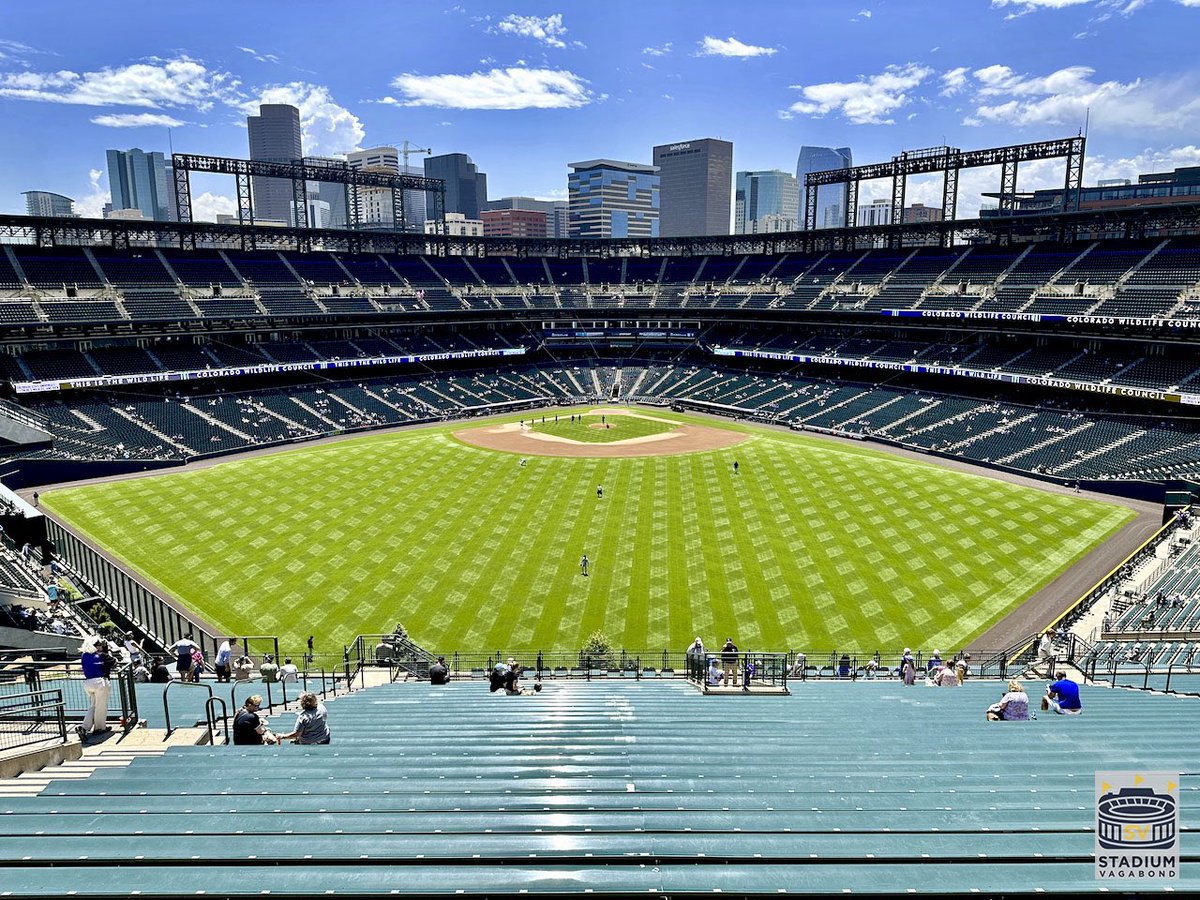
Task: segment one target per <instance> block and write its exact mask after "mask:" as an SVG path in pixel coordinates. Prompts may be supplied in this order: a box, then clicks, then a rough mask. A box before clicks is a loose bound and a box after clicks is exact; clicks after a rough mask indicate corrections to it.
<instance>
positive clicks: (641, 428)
mask: <svg viewBox="0 0 1200 900" xmlns="http://www.w3.org/2000/svg"><path fill="white" fill-rule="evenodd" d="M678 427H679V426H678V424H676V423H672V422H663V421H661V420H658V419H649V418H645V417H642V416H618V415H605V414H596V415H583V416H580V415H576V416H575V420H574V421H572V420H571V415H570V414H567V415H565V416H564V415H561V414H560V415H559V417H558V421H557V422H555V421H554V419H553V417H547V421H545V422H542V421H540V417H539V418H538V419H535V420H534V423H533V430H534V431H541V432H544V433H545V434H553V435H556V436H557V437H564V438H570V439H571V440H573V441H579V442H580V443H586V444H602V443H608V442H610V441H627V440H629V439H630V438H638V437H646V436H647V435H651V434H663V433H665V432H668V431H674V430H675V429H676V428H678Z"/></svg>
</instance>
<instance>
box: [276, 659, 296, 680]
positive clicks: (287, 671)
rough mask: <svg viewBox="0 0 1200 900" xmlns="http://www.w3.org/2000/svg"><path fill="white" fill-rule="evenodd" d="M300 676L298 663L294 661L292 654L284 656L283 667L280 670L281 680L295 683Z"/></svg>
mask: <svg viewBox="0 0 1200 900" xmlns="http://www.w3.org/2000/svg"><path fill="white" fill-rule="evenodd" d="M299 677H300V670H299V669H297V668H296V664H295V663H293V662H292V658H291V657H290V656H287V657H284V660H283V667H282V668H281V669H280V670H279V680H280V681H285V682H291V683H295V682H296V680H297V679H299Z"/></svg>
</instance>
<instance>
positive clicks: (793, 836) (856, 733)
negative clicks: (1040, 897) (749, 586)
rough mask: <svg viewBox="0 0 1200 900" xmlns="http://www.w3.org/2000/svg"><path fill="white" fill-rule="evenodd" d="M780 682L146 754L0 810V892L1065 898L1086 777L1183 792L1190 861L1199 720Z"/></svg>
mask: <svg viewBox="0 0 1200 900" xmlns="http://www.w3.org/2000/svg"><path fill="white" fill-rule="evenodd" d="M1036 688H1037V685H1035V684H1030V685H1029V690H1030V693H1031V694H1035V695H1036V692H1037V691H1036ZM793 689H794V693H793V696H791V697H740V698H713V697H705V696H702V695H700V694H699V693H697V692H696V691H695V690H694V689H693V688H691V687H689V686H688V685H686V684H684V683H681V682H656V681H653V680H650V681H640V682H633V681H621V680H618V679H607V680H606V683H601V684H596V683H586V682H578V683H563V682H551V683H548V684H547V685H546V688H545V690H544V691H542V693H541V694H539V695H534V696H522V697H504V696H503V695H489V694H488V693H487V692H486V690H485V689H484V687H483V686H482V685H480V684H477V683H455V684H451V685H449V686H447V687H433V686H431V685H427V684H406V685H389V686H384V687H379V688H369V689H367V690H364V691H360V692H358V693H355V694H352V695H349V696H344V697H340V698H338V699H336V700H332V701H330V702H329V703H328V710H329V722H330V729H331V732H332V735H333V738H332V744H331V745H329V746H326V747H319V746H318V747H295V746H288V747H284V748H281V749H278V750H276V749H273V748H269V747H216V748H207V747H194V748H193V747H171V748H170V749H168V750H167V751H166V753H165V754H163V755H161V756H158V755H153V756H150V755H147V756H139V757H138V758H136V759H134V760H133V761H132V763H131V764H130V765H128V766H127V767H123V766H112V767H104V768H101V769H98V770H97V771H96V772H95V773H94V774H92V775H90V776H89V777H86V778H75V779H70V780H67V779H63V780H58V781H52V782H51V783H50V784H49V786H48V787H47V788H45V789H44V790H43V791H42V793H41V794H40V795H39V796H35V797H3V798H0V859H3V860H5V862H4V867H3V884H4V892H5V894H6V895H8V896H13V897H26V896H39V897H49V896H65V895H71V894H74V895H81V896H82V895H87V896H115V895H118V894H120V895H128V894H130V893H144V894H147V895H151V894H152V895H155V896H181V895H184V894H189V895H190V894H195V893H197V892H198V891H203V892H204V893H205V894H210V895H219V896H251V895H253V896H263V895H267V894H270V895H280V894H304V895H306V896H315V895H322V894H332V895H335V896H336V895H339V894H343V893H348V894H354V895H356V896H365V895H368V894H374V895H379V894H389V893H414V894H420V895H422V896H432V895H435V894H439V895H440V894H446V895H457V896H476V895H487V896H491V897H506V898H507V897H516V896H519V895H522V894H524V893H525V892H528V893H530V894H535V895H536V894H547V893H552V894H553V895H555V896H562V895H564V894H578V895H583V894H584V893H585V892H587V893H591V892H595V893H596V894H606V895H616V894H620V895H622V896H629V895H632V894H634V893H638V894H643V895H645V894H655V895H677V894H688V895H690V894H699V893H705V894H712V893H713V892H714V891H720V892H722V893H734V894H736V895H738V896H741V897H755V898H758V897H765V896H767V895H778V894H810V895H817V894H820V895H827V896H833V895H837V896H842V895H844V894H846V893H850V894H867V895H869V896H873V897H883V896H889V897H894V896H904V895H906V894H907V893H910V892H918V893H922V894H924V893H931V892H935V891H936V892H937V893H938V894H939V895H944V896H956V897H957V896H964V897H965V896H970V895H971V894H972V893H979V894H981V895H984V896H1001V895H1004V896H1034V895H1035V893H1042V892H1045V893H1050V894H1053V893H1064V892H1072V893H1078V894H1082V893H1089V894H1091V893H1093V892H1096V891H1097V889H1098V884H1097V881H1096V879H1095V875H1094V865H1095V864H1094V858H1093V852H1094V841H1095V836H1094V833H1093V825H1094V820H1095V807H1094V802H1093V772H1094V771H1096V770H1110V769H1123V770H1138V769H1145V768H1153V769H1156V770H1162V771H1176V772H1182V773H1185V774H1184V775H1183V777H1182V780H1181V790H1182V793H1183V795H1184V796H1183V800H1182V802H1181V803H1180V808H1181V810H1182V823H1183V831H1182V834H1183V848H1182V849H1183V855H1184V858H1185V859H1190V858H1191V857H1193V856H1194V855H1195V853H1196V835H1197V828H1198V825H1200V814H1198V813H1197V804H1196V803H1195V802H1194V797H1195V795H1196V791H1197V790H1198V789H1200V783H1198V782H1197V776H1196V775H1195V774H1193V769H1194V766H1193V761H1194V743H1195V742H1194V737H1193V735H1194V733H1195V730H1196V728H1197V727H1198V726H1200V701H1197V700H1194V699H1181V698H1178V697H1168V696H1153V695H1149V694H1145V693H1142V692H1133V691H1115V690H1108V689H1102V688H1092V689H1085V691H1084V693H1083V702H1084V706H1085V713H1084V715H1083V716H1080V717H1078V718H1071V719H1063V718H1061V717H1056V716H1052V715H1043V716H1041V717H1040V718H1039V719H1037V720H1036V721H1031V722H1021V723H1016V722H1010V723H988V722H985V721H983V715H982V712H983V709H984V708H985V707H986V706H987V705H988V704H989V703H992V702H995V701H996V700H997V699H998V698H999V694H1000V685H999V683H997V682H968V683H967V685H966V686H965V687H962V688H959V689H956V690H950V691H947V690H933V689H926V688H921V687H915V688H903V687H900V686H899V685H897V684H896V683H895V682H893V681H879V682H862V683H857V684H848V683H837V682H830V683H819V682H808V683H803V684H798V685H796V684H794V685H793ZM717 707H720V708H719V709H718V708H717ZM714 723H718V724H716V725H714ZM290 724H291V716H290V715H279V716H277V717H276V723H275V725H276V728H277V730H278V729H280V728H285V727H290ZM714 729H715V730H714ZM734 735H736V736H737V737H733V736H734ZM947 735H950V736H952V737H951V738H946V736H947ZM1113 735H1120V740H1114V739H1113ZM718 744H719V745H720V749H719V750H718V749H717V746H718ZM965 753H967V754H969V756H970V765H969V766H965V765H964V754H965ZM1033 760H1036V764H1035V763H1033V762H1031V761H1033ZM268 861H269V864H267V862H268ZM118 862H119V863H120V868H119V869H116V868H113V866H115V864H117V863H118ZM99 866H104V867H105V868H103V869H101V868H97V867H99ZM102 872H104V873H109V874H110V876H111V875H112V873H119V875H118V876H117V877H101V873H102ZM1101 887H1103V885H1101ZM1171 887H1172V888H1173V890H1175V891H1176V892H1179V891H1183V892H1190V891H1194V890H1196V889H1198V888H1200V880H1198V879H1197V875H1196V873H1195V871H1194V864H1190V863H1185V864H1184V866H1183V867H1182V872H1181V879H1180V880H1179V881H1175V882H1171Z"/></svg>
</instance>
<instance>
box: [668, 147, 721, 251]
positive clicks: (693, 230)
mask: <svg viewBox="0 0 1200 900" xmlns="http://www.w3.org/2000/svg"><path fill="white" fill-rule="evenodd" d="M654 165H656V166H657V167H658V178H659V203H660V205H661V209H660V210H659V219H658V232H659V234H660V235H661V236H662V237H689V236H691V235H705V234H729V198H730V191H731V188H732V186H733V144H731V143H730V142H729V141H720V140H716V139H715V138H703V139H701V140H695V141H680V142H677V143H674V144H661V145H660V146H658V147H655V148H654Z"/></svg>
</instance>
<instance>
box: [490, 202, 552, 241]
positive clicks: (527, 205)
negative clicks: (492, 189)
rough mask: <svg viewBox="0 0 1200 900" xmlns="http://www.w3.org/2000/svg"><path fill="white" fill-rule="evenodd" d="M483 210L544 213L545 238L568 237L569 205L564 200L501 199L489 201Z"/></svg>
mask: <svg viewBox="0 0 1200 900" xmlns="http://www.w3.org/2000/svg"><path fill="white" fill-rule="evenodd" d="M484 209H485V210H498V209H520V210H532V211H534V212H541V213H545V215H546V234H545V236H546V237H548V238H567V237H570V233H571V232H570V221H571V214H570V205H569V204H568V203H567V201H566V200H535V199H534V198H533V197H501V198H500V199H499V200H489V201H488V202H487V203H486V204H485V205H484ZM485 221H486V219H485Z"/></svg>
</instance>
